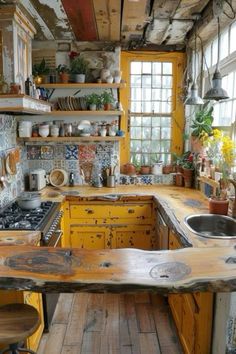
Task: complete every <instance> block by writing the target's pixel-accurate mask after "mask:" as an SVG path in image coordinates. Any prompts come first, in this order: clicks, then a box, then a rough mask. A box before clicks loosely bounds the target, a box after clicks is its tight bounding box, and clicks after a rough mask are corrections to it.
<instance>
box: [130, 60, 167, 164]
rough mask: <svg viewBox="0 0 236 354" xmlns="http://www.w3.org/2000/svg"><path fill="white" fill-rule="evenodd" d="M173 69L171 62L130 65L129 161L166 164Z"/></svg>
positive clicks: (131, 63) (138, 62)
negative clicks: (158, 161) (157, 160)
mask: <svg viewBox="0 0 236 354" xmlns="http://www.w3.org/2000/svg"><path fill="white" fill-rule="evenodd" d="M172 88H173V68H172V63H171V62H158V61H149V62H147V61H131V62H130V102H129V107H130V114H129V121H130V160H131V162H132V163H136V164H142V165H149V164H150V163H151V162H152V161H153V159H155V160H156V159H157V158H158V159H159V160H161V161H163V162H164V163H168V162H170V159H171V154H170V147H171V118H172V116H171V112H172V95H173V94H172Z"/></svg>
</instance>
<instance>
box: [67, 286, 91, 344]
mask: <svg viewBox="0 0 236 354" xmlns="http://www.w3.org/2000/svg"><path fill="white" fill-rule="evenodd" d="M87 303H88V294H86V293H84V294H77V295H76V296H74V301H73V304H72V309H71V316H70V320H69V323H68V326H67V330H66V335H65V340H64V345H75V344H76V345H78V346H81V345H82V341H83V334H84V327H85V323H86V319H87V318H86V314H87Z"/></svg>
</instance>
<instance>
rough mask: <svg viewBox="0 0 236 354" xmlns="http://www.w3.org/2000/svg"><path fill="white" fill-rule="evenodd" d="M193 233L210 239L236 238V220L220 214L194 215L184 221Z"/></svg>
mask: <svg viewBox="0 0 236 354" xmlns="http://www.w3.org/2000/svg"><path fill="white" fill-rule="evenodd" d="M184 223H185V225H186V226H187V227H188V229H189V230H190V231H192V232H193V233H195V234H197V235H199V236H202V237H208V238H217V239H219V238H223V239H231V238H236V220H234V219H232V218H230V217H229V216H224V215H218V214H193V215H189V216H187V217H186V218H185V219H184Z"/></svg>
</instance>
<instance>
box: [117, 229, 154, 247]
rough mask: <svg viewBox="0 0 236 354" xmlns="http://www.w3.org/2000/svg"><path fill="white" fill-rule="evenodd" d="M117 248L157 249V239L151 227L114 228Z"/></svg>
mask: <svg viewBox="0 0 236 354" xmlns="http://www.w3.org/2000/svg"><path fill="white" fill-rule="evenodd" d="M113 230H114V231H115V240H116V242H115V248H139V249H143V250H152V249H156V238H155V234H154V231H153V228H152V226H151V225H126V226H121V227H119V226H118V227H114V228H113Z"/></svg>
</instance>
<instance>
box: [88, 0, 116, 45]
mask: <svg viewBox="0 0 236 354" xmlns="http://www.w3.org/2000/svg"><path fill="white" fill-rule="evenodd" d="M93 5H94V10H95V17H96V23H97V30H98V36H99V40H100V41H107V40H109V41H119V40H120V22H121V2H120V1H117V0H93Z"/></svg>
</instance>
